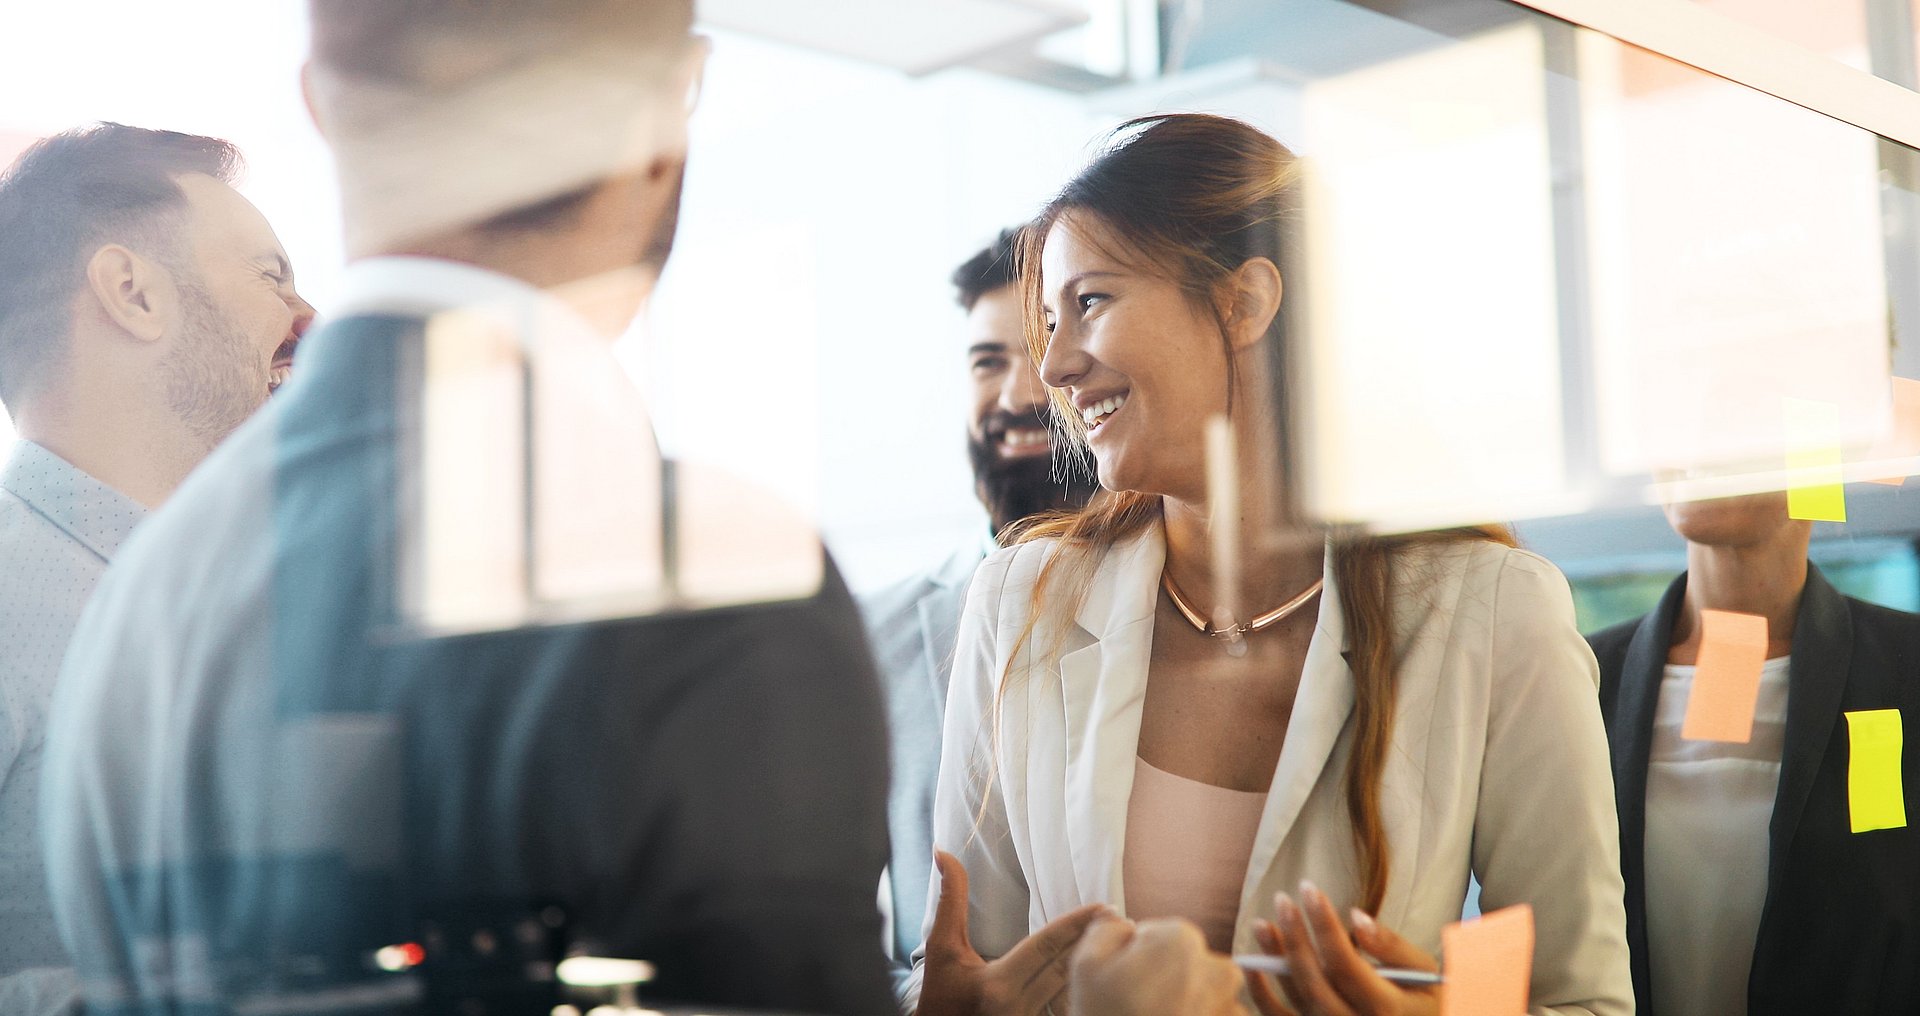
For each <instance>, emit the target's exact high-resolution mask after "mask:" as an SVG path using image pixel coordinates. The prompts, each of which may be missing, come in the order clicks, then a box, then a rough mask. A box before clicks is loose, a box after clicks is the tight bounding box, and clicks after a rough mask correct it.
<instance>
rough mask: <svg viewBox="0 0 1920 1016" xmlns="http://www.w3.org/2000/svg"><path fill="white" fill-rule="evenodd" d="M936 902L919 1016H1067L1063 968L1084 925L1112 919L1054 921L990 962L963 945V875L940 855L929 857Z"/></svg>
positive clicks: (1097, 906)
mask: <svg viewBox="0 0 1920 1016" xmlns="http://www.w3.org/2000/svg"><path fill="white" fill-rule="evenodd" d="M933 863H934V867H936V868H937V869H939V872H940V897H939V899H938V901H936V902H935V904H934V911H933V926H932V927H931V928H930V929H929V930H928V931H927V945H926V963H925V973H924V975H923V977H922V980H921V984H920V1008H919V1009H918V1010H917V1012H918V1014H919V1016H1048V1012H1047V1008H1048V1006H1049V1005H1053V1006H1055V1007H1056V1008H1055V1013H1056V1014H1060V1013H1065V1012H1066V1005H1065V1002H1066V999H1065V992H1066V988H1067V962H1068V959H1069V958H1070V956H1071V954H1072V952H1073V946H1074V943H1076V942H1078V941H1080V935H1081V933H1082V932H1084V931H1086V929H1087V925H1088V924H1090V923H1092V921H1093V919H1094V918H1096V917H1099V916H1101V915H1102V914H1111V913H1113V910H1112V908H1110V907H1108V906H1107V905H1106V904H1104V903H1094V904H1089V905H1087V906H1084V907H1081V908H1080V909H1078V910H1075V911H1072V912H1071V913H1068V914H1064V915H1062V916H1060V917H1058V918H1055V919H1054V920H1053V921H1052V922H1051V923H1049V924H1048V925H1047V926H1046V927H1044V928H1041V929H1040V930H1039V931H1036V932H1034V933H1033V934H1031V935H1028V936H1027V937H1026V938H1023V939H1021V940H1020V942H1019V944H1018V945H1015V946H1014V947H1013V948H1012V949H1009V950H1008V951H1007V954H1006V955H1005V956H1002V957H1000V958H999V959H995V960H987V959H983V958H982V957H981V955H980V954H979V953H978V952H977V951H975V950H974V948H973V942H972V940H971V939H969V938H968V937H967V869H966V866H965V865H962V864H961V863H960V859H959V858H957V857H954V856H953V855H952V854H949V853H947V852H946V851H944V850H936V851H934V855H933Z"/></svg>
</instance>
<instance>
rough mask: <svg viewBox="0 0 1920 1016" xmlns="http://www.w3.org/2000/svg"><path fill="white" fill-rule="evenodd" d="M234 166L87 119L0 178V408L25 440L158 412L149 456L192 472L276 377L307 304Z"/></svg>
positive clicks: (215, 151)
mask: <svg viewBox="0 0 1920 1016" xmlns="http://www.w3.org/2000/svg"><path fill="white" fill-rule="evenodd" d="M239 166H240V153H239V152H238V151H237V150H235V149H234V147H233V146H232V145H230V144H228V143H227V142H225V141H220V140H218V139H215V138H206V137H196V136H193V135H188V134H176V133H173V132H171V131H154V130H144V129H141V128H136V127H125V126H121V125H119V124H100V125H97V126H94V127H87V128H82V129H78V130H72V131H68V132H66V133H64V134H58V135H55V136H53V137H50V138H47V139H45V140H42V141H40V142H38V143H37V144H35V145H33V146H32V147H30V148H28V149H27V150H26V152H24V153H23V154H22V155H21V156H20V157H19V159H17V160H15V162H14V163H13V165H12V166H11V167H9V168H8V169H7V171H6V172H5V174H4V175H0V402H4V403H5V405H6V406H7V408H8V410H9V411H10V412H11V413H12V414H13V415H14V416H15V417H16V420H17V421H19V422H21V423H22V430H23V432H30V431H31V429H32V426H33V421H34V420H35V418H36V414H37V413H40V414H42V415H47V416H50V415H52V414H54V413H57V414H58V415H59V416H60V418H61V419H62V420H64V421H68V423H69V424H70V425H73V426H87V425H89V424H99V425H101V426H106V425H108V424H109V423H111V422H113V421H114V420H115V419H116V418H118V419H121V420H125V419H138V420H139V421H140V423H141V425H143V426H144V425H146V424H149V423H151V422H152V421H153V420H154V419H155V418H156V417H157V418H159V419H161V420H162V421H171V422H173V423H177V425H178V426H177V433H174V434H168V433H166V430H167V429H168V428H166V427H164V426H163V427H161V428H160V432H159V433H153V432H148V433H147V434H146V437H147V438H148V439H150V440H151V441H152V442H154V443H155V444H156V445H157V446H159V447H156V448H155V449H153V450H154V452H155V454H168V455H179V456H182V457H185V458H189V459H191V460H192V461H198V459H199V458H200V457H202V456H204V455H205V454H206V452H207V451H208V450H210V449H211V448H212V447H213V446H214V445H215V444H217V443H218V442H219V441H220V440H221V439H223V438H225V437H226V436H227V435H228V434H229V433H231V432H232V431H233V429H234V428H235V427H237V426H239V425H240V423H241V421H243V420H245V419H246V418H247V417H248V416H249V415H251V414H252V413H253V411H254V410H256V409H258V408H259V407H260V405H261V404H262V403H263V402H265V401H266V398H267V396H268V394H269V393H270V392H271V391H272V389H274V388H276V387H278V386H279V384H280V383H281V382H283V381H285V380H286V377H287V372H288V369H289V368H290V366H291V363H292V358H293V347H294V344H295V342H296V341H297V340H298V338H299V336H300V334H301V332H303V331H305V329H306V327H307V325H308V323H309V322H310V321H311V320H312V317H313V309H312V308H311V307H309V306H307V304H306V302H305V301H303V300H302V299H301V298H300V296H299V294H298V293H296V292H295V291H294V286H293V268H292V266H291V264H290V263H289V262H288V259H287V254H286V251H285V250H284V249H283V248H282V247H281V245H280V241H279V239H278V238H277V237H275V236H274V233H273V229H272V227H271V226H269V225H268V224H267V221H266V219H265V218H263V217H262V216H261V214H260V212H259V210H258V209H256V208H254V207H253V205H252V204H250V203H249V202H248V201H247V199H245V198H243V197H241V196H240V194H239V193H238V192H237V191H235V190H234V189H233V187H232V184H233V181H234V178H235V176H236V174H237V173H238V171H239ZM186 465H188V466H190V465H191V462H188V463H186Z"/></svg>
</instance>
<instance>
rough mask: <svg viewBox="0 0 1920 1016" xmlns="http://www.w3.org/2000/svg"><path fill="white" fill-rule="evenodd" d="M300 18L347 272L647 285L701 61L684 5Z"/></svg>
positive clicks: (330, 1) (454, 4)
mask: <svg viewBox="0 0 1920 1016" xmlns="http://www.w3.org/2000/svg"><path fill="white" fill-rule="evenodd" d="M308 7H309V11H310V14H311V17H312V23H313V52H312V58H311V60H310V61H309V63H308V66H307V71H306V86H307V96H308V101H309V103H310V105H311V106H312V109H313V113H314V118H315V121H316V123H317V124H318V125H319V127H320V130H321V133H322V134H324V135H325V136H326V138H327V141H328V143H329V144H330V145H331V146H332V148H333V150H334V154H335V158H336V161H337V163H338V166H339V172H340V182H341V191H342V195H341V196H342V202H343V211H344V213H345V217H346V226H347V247H348V252H349V254H350V255H355V256H358V255H366V254H376V253H407V252H424V253H434V254H440V255H442V256H453V257H465V258H466V259H468V260H473V261H477V262H481V263H488V262H494V264H491V265H490V266H491V267H503V266H504V265H505V264H506V263H509V262H510V263H512V265H514V266H516V267H517V268H518V269H519V270H518V271H517V274H520V275H521V276H522V277H528V278H529V281H532V282H534V283H535V284H537V285H543V286H550V287H551V286H557V285H561V284H564V283H567V282H573V281H577V280H579V279H582V278H591V277H593V276H595V275H597V274H600V273H605V272H614V271H619V270H622V269H628V268H634V267H638V268H641V269H644V270H647V271H649V272H651V273H654V274H657V272H658V270H659V267H660V264H661V263H662V262H663V261H664V260H665V258H666V254H667V250H668V248H669V246H670V244H671V240H672V236H673V227H674V221H675V218H676V215H677V212H678V206H679V192H680V180H681V174H682V172H683V167H684V162H685V154H686V130H687V116H688V112H689V107H690V104H691V101H690V100H691V94H692V91H693V88H694V87H695V85H696V83H697V81H698V77H699V72H700V68H701V66H702V63H703V59H704V54H705V49H704V46H703V45H702V44H701V43H700V42H699V40H697V39H695V38H694V37H693V36H692V35H691V34H690V32H691V28H692V24H693V5H692V2H691V0H418V2H409V3H370V2H367V0H309V3H308ZM556 237H560V238H563V239H562V241H561V242H558V243H554V242H552V241H553V239H554V238H556ZM543 244H545V246H544V247H543V246H542V245H543ZM530 276H539V277H530Z"/></svg>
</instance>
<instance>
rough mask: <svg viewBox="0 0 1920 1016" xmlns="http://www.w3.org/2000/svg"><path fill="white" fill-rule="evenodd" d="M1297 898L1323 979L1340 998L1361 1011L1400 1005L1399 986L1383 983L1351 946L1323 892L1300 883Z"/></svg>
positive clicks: (1385, 1010)
mask: <svg viewBox="0 0 1920 1016" xmlns="http://www.w3.org/2000/svg"><path fill="white" fill-rule="evenodd" d="M1300 898H1301V903H1302V904H1303V906H1302V910H1303V912H1304V913H1305V916H1306V920H1307V925H1308V927H1310V928H1312V929H1313V942H1314V949H1315V952H1316V953H1317V954H1318V955H1319V957H1320V963H1321V968H1322V970H1324V971H1325V974H1326V978H1327V983H1328V984H1329V985H1331V986H1332V988H1333V990H1334V991H1335V992H1337V993H1338V994H1339V995H1340V998H1341V1000H1342V1001H1344V1002H1346V1003H1347V1004H1348V1005H1350V1006H1352V1007H1353V1008H1354V1009H1357V1010H1359V1011H1360V1012H1365V1013H1388V1012H1395V1011H1398V1010H1399V1008H1400V1005H1399V1002H1400V989H1399V988H1396V987H1394V986H1393V985H1391V984H1389V983H1387V981H1386V979H1385V978H1383V977H1381V976H1380V975H1379V974H1378V973H1376V972H1375V971H1374V969H1373V964H1371V963H1368V962H1367V959H1366V957H1364V956H1362V955H1360V951H1359V950H1358V949H1355V948H1354V947H1353V943H1352V942H1351V941H1350V940H1349V939H1348V937H1347V929H1346V928H1344V927H1342V926H1341V924H1340V915H1339V914H1337V913H1335V912H1334V909H1333V904H1332V903H1331V902H1329V901H1328V900H1327V896H1326V894H1325V893H1323V892H1321V891H1320V890H1319V889H1317V888H1315V887H1314V885H1313V883H1311V882H1302V883H1300Z"/></svg>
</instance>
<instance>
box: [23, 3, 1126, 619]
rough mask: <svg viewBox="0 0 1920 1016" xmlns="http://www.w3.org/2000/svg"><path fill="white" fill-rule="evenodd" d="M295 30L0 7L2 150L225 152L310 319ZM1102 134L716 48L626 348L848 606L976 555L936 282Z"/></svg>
mask: <svg viewBox="0 0 1920 1016" xmlns="http://www.w3.org/2000/svg"><path fill="white" fill-rule="evenodd" d="M302 8H303V5H301V4H298V3H292V2H286V3H260V2H258V0H194V2H193V3H190V4H154V3H147V2H140V0H94V2H89V3H85V4H71V5H55V4H36V5H25V4H16V5H9V9H8V10H7V12H6V14H5V15H4V20H5V24H6V30H5V31H4V32H0V95H4V96H7V100H6V101H5V103H4V104H0V135H5V134H9V133H17V134H27V135H44V134H47V133H51V132H55V131H59V130H63V129H66V128H68V127H71V126H74V125H77V124H81V123H86V122H90V121H93V120H118V121H122V122H126V123H132V124H137V125H141V126H149V127H164V128H169V129H174V130H183V131H190V132H195V133H205V134H212V135H217V136H220V137H225V138H228V139H230V140H232V141H234V142H236V143H237V144H239V145H240V146H241V148H242V149H243V150H244V151H245V152H246V154H247V157H248V162H249V165H250V167H251V169H250V172H249V175H248V177H247V179H246V180H245V181H244V183H243V184H242V187H241V190H242V191H243V192H244V193H245V194H246V195H247V196H248V197H249V198H251V199H252V200H253V201H254V202H255V203H256V204H257V205H259V206H260V208H261V210H262V211H263V212H264V213H265V214H266V216H267V217H268V219H269V220H271V221H272V222H273V224H274V226H275V228H276V229H277V231H278V232H279V234H280V237H281V239H282V241H283V242H284V243H285V244H286V246H287V249H288V251H289V253H290V254H291V255H292V256H293V259H294V261H295V264H296V269H297V274H298V277H299V280H300V288H301V290H302V291H303V292H304V293H305V294H306V295H307V296H308V297H309V299H311V300H312V301H313V302H314V303H315V304H316V305H317V306H319V307H320V308H321V310H322V311H323V312H324V311H325V309H326V307H327V305H328V304H329V303H330V302H331V300H332V298H333V297H334V295H335V293H336V292H337V285H338V278H339V270H340V258H341V250H340V243H339V239H338V208H337V204H336V202H335V199H334V196H333V195H334V187H333V172H332V166H331V163H330V161H329V159H328V156H327V154H326V150H325V148H324V146H323V145H322V143H321V141H320V139H319V137H318V135H317V133H316V132H315V131H314V129H313V127H312V125H311V123H310V122H309V121H308V118H307V115H306V112H305V109H304V106H303V103H302V100H301V98H300V91H299V84H298V71H299V66H300V62H301V59H302V56H303V53H304V51H305V48H306V28H305V24H304V20H303V17H304V16H303V13H302ZM1097 127H1098V123H1097V121H1096V120H1095V119H1093V118H1092V117H1091V116H1090V115H1089V114H1087V113H1085V112H1083V110H1082V107H1081V105H1080V103H1078V102H1077V101H1076V100H1072V99H1069V98H1067V97H1064V96H1061V95H1058V94H1056V93H1051V92H1047V91H1044V90H1040V89H1036V88H1030V87H1026V86H1021V85H1017V84H1013V83H1010V82H1006V81H1003V80H1000V79H996V78H991V77H987V76H984V75H979V74H974V73H971V72H951V73H946V74H941V75H935V76H933V77H931V78H927V79H921V80H914V79H909V78H906V77H904V76H902V75H899V74H895V73H892V72H888V71H883V70H879V69H874V68H869V67H864V66H858V65H852V64H849V63H846V62H844V61H839V60H834V59H829V58H824V57H820V56H816V55H811V54H806V53H800V52H796V51H792V50H788V49H783V48H780V47H776V46H772V45H769V44H765V43H760V42H756V41H753V40H748V39H742V38H739V37H734V36H726V35H720V36H718V37H717V38H716V46H715V52H714V56H713V61H712V63H711V65H710V67H709V70H708V74H707V79H706V88H705V91H704V94H703V97H702V103H701V107H700V110H699V112H698V113H697V115H696V120H695V128H694V144H695V148H694V155H693V160H692V165H691V170H690V174H689V180H688V189H687V193H686V204H685V209H684V213H683V219H682V226H681V240H680V243H679V248H678V251H677V253H676V256H675V260H674V263H673V264H672V265H671V266H670V268H669V271H668V275H667V278H666V279H665V280H664V281H663V284H662V288H661V292H660V294H659V299H658V302H657V306H656V308H655V314H654V315H653V317H652V322H651V326H650V327H649V328H646V329H644V330H640V329H637V330H636V334H635V336H634V337H633V338H631V339H630V340H629V341H628V342H627V343H626V344H625V346H624V348H623V350H622V352H623V354H624V355H625V359H626V360H627V362H628V363H629V364H630V365H631V366H633V367H635V368H636V370H637V371H639V372H640V373H641V374H642V375H643V376H644V377H645V379H646V384H647V387H648V389H649V390H650V391H651V392H652V393H653V394H654V395H655V397H656V400H657V403H658V406H657V408H658V418H659V423H660V427H661V433H662V437H663V440H664V441H665V442H666V443H667V444H668V445H669V447H670V448H673V449H675V450H677V451H680V452H682V453H685V454H688V455H692V456H694V457H698V458H703V459H708V460H714V461H720V462H724V463H729V464H732V465H735V466H736V467H739V468H741V469H743V470H745V471H747V472H749V473H750V474H751V475H754V476H756V477H758V478H760V479H761V480H762V482H764V483H766V484H767V485H769V486H771V487H772V488H773V489H775V490H776V491H778V492H779V493H780V494H781V495H782V496H785V497H787V498H789V499H791V500H794V501H796V502H798V503H800V504H801V505H803V506H805V507H806V508H807V509H808V510H809V511H812V512H814V513H816V514H817V517H818V518H819V519H820V522H821V525H822V527H823V529H824V531H825V533H826V534H827V538H828V540H829V544H830V546H831V547H832V548H833V549H834V551H835V553H836V554H837V555H838V556H839V557H840V559H841V562H842V567H843V568H844V570H845V571H846V572H847V574H848V577H849V580H850V581H851V582H852V583H853V584H854V585H855V586H856V587H857V588H870V587H872V586H874V585H877V584H880V583H883V582H886V581H890V580H892V579H894V578H897V577H900V576H903V575H905V574H908V573H909V572H911V571H913V570H915V569H917V568H919V567H924V566H926V565H929V564H931V563H934V562H936V561H937V560H938V559H939V558H940V557H941V556H942V555H943V554H944V553H945V552H946V549H947V548H948V547H949V546H951V545H952V544H954V543H955V542H956V541H959V540H962V539H970V538H973V536H974V534H975V533H977V532H979V531H980V529H981V528H982V527H984V525H985V523H984V519H983V516H982V515H981V513H980V512H979V511H978V508H977V506H976V505H975V504H974V502H973V500H972V494H971V489H970V482H969V479H968V474H967V465H966V458H965V446H964V421H965V391H964V387H965V383H966V370H965V366H964V360H963V349H962V343H961V340H960V336H959V328H960V314H959V311H958V310H957V309H956V308H954V306H953V303H952V296H951V292H950V290H949V289H948V287H947V285H946V278H947V275H948V274H949V273H950V272H951V271H952V269H953V268H954V266H955V265H957V264H958V263H959V262H960V261H962V260H964V259H965V258H966V257H967V256H969V255H971V254H972V252H973V251H974V249H975V248H976V247H977V246H978V245H980V244H981V243H983V242H984V241H985V240H986V239H988V238H989V237H991V236H992V235H993V233H994V232H995V231H996V230H998V229H999V228H1000V227H1002V226H1004V225H1009V224H1012V223H1013V222H1015V221H1018V220H1019V219H1021V218H1023V217H1025V216H1026V215H1028V214H1030V213H1031V212H1032V211H1033V210H1034V209H1035V208H1036V207H1037V206H1038V205H1039V204H1040V203H1041V202H1042V201H1044V200H1045V198H1046V197H1047V196H1048V195H1049V194H1050V193H1051V192H1052V191H1053V190H1054V189H1055V188H1057V187H1058V186H1059V185H1060V183H1062V182H1063V181H1064V180H1065V179H1066V177H1067V176H1068V175H1069V174H1070V173H1071V172H1072V170H1073V169H1074V168H1075V167H1076V166H1077V165H1078V163H1079V162H1080V160H1081V159H1082V157H1083V156H1084V154H1085V152H1086V151H1087V147H1086V146H1087V143H1088V141H1089V140H1090V139H1091V138H1092V137H1093V136H1094V135H1095V133H1096V132H1097ZM649 336H650V339H649V338H648V337H649ZM3 427H4V423H3V422H0V428H3ZM10 436H11V432H10V430H3V429H0V440H7V439H10Z"/></svg>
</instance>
